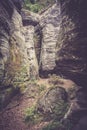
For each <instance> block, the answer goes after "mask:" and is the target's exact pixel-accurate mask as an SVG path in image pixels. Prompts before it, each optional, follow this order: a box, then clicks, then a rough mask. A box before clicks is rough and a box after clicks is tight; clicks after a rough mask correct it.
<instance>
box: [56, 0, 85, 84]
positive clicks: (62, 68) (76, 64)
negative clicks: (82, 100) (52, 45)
mask: <svg viewBox="0 0 87 130" xmlns="http://www.w3.org/2000/svg"><path fill="white" fill-rule="evenodd" d="M60 3H61V29H60V35H59V37H58V43H57V44H58V51H57V62H56V63H57V67H56V69H55V70H56V72H57V74H59V73H61V74H62V75H64V76H66V77H67V78H69V79H70V78H71V79H72V80H74V81H75V82H76V83H77V84H79V85H82V86H83V85H84V86H86V83H87V51H86V50H87V18H86V15H87V8H86V7H87V1H86V0H83V1H82V0H81V1H80V0H76V1H75V0H73V1H72V0H67V1H62V0H61V1H60ZM60 44H61V45H60Z"/></svg>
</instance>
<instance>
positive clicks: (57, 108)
mask: <svg viewBox="0 0 87 130" xmlns="http://www.w3.org/2000/svg"><path fill="white" fill-rule="evenodd" d="M67 99H68V96H67V93H66V91H65V89H64V88H61V87H59V86H58V87H54V88H51V89H49V90H48V91H46V93H45V94H43V96H42V97H40V99H39V100H38V103H37V110H38V111H39V112H40V113H42V114H43V115H44V117H45V118H47V119H58V120H60V119H61V118H63V116H64V114H65V113H66V111H67V106H68V100H67Z"/></svg>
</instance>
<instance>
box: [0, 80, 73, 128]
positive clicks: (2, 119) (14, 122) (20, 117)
mask: <svg viewBox="0 0 87 130" xmlns="http://www.w3.org/2000/svg"><path fill="white" fill-rule="evenodd" d="M54 81H55V82H56V79H55V80H54ZM32 82H33V81H32ZM57 82H59V80H58V81H57ZM59 83H60V84H61V83H62V82H59ZM72 84H73V82H72V81H70V80H64V79H63V83H62V87H63V88H65V89H66V91H67V89H68V88H69V87H70V86H72ZM36 86H39V87H40V86H41V88H40V91H43V89H46V88H47V89H48V88H49V87H50V83H49V78H47V79H41V78H40V79H39V80H37V81H34V82H33V84H32V83H29V85H28V86H27V88H26V91H25V92H24V93H22V94H18V95H16V96H15V97H14V98H12V100H11V102H10V103H9V104H8V106H7V107H6V108H5V109H3V111H2V112H1V113H0V130H42V128H43V127H44V126H46V125H47V124H49V121H41V122H39V123H37V124H36V125H30V124H29V123H27V122H25V111H26V110H27V109H28V108H30V107H32V106H33V105H34V104H35V102H36V101H37V99H38V97H39V96H40V93H39V91H38V90H37V89H38V87H36ZM44 86H45V87H46V88H44Z"/></svg>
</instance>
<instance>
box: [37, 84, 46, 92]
mask: <svg viewBox="0 0 87 130" xmlns="http://www.w3.org/2000/svg"><path fill="white" fill-rule="evenodd" d="M38 87H39V88H38V89H39V92H42V91H44V90H45V89H46V86H45V85H44V84H41V85H39V86H38Z"/></svg>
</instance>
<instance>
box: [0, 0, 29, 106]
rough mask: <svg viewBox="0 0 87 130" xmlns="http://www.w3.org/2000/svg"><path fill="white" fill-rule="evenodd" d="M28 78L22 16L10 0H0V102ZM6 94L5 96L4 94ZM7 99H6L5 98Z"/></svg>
mask: <svg viewBox="0 0 87 130" xmlns="http://www.w3.org/2000/svg"><path fill="white" fill-rule="evenodd" d="M27 79H29V63H28V58H27V53H26V49H25V39H24V36H23V26H22V18H21V16H20V14H19V13H18V12H17V10H16V7H15V6H14V4H13V3H12V1H10V0H1V1H0V89H1V90H2V91H1V92H0V102H2V104H3V101H5V99H6V98H7V97H9V95H10V94H12V92H13V90H12V92H11V91H9V90H8V89H6V91H7V92H5V90H4V89H5V88H8V87H11V88H14V87H19V86H20V85H23V83H25V81H26V80H27ZM5 93H7V94H8V96H6V94H5ZM6 100H7V99H6ZM0 105H1V104H0Z"/></svg>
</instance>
